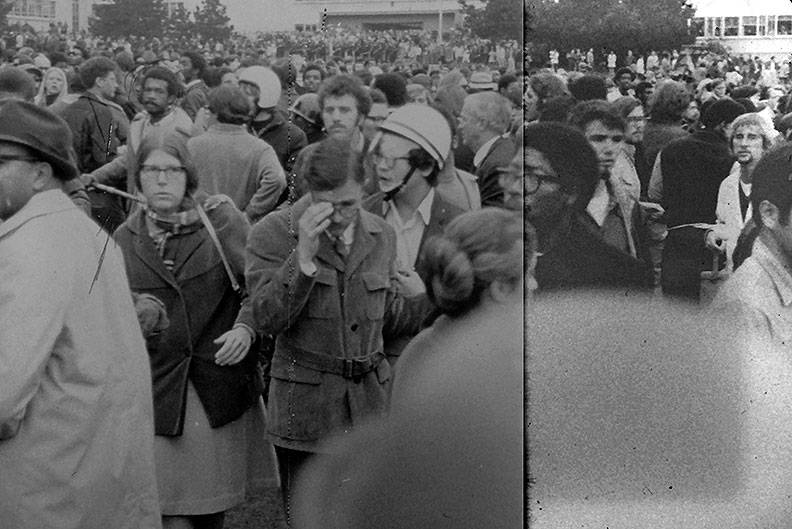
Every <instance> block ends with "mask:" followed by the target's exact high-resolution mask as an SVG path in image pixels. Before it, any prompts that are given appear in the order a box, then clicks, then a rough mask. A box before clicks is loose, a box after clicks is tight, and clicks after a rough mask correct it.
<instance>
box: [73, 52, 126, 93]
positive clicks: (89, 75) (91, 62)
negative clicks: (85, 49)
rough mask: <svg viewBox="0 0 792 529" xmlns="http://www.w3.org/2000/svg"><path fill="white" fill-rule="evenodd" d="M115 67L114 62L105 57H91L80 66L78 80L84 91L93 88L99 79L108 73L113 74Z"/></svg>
mask: <svg viewBox="0 0 792 529" xmlns="http://www.w3.org/2000/svg"><path fill="white" fill-rule="evenodd" d="M116 68H117V65H116V63H115V61H113V60H111V59H108V58H107V57H91V58H90V59H88V60H87V61H85V62H84V63H82V65H81V66H80V70H79V71H80V79H81V80H82V84H83V86H85V87H86V89H90V88H93V86H94V83H95V82H96V80H97V79H98V78H100V77H104V76H106V75H107V74H109V73H110V72H115V70H116Z"/></svg>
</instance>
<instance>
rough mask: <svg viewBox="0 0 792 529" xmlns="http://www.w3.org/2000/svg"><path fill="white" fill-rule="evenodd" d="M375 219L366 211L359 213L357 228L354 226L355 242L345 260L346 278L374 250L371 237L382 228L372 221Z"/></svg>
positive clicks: (373, 241) (373, 239)
mask: <svg viewBox="0 0 792 529" xmlns="http://www.w3.org/2000/svg"><path fill="white" fill-rule="evenodd" d="M374 219H376V217H375V216H374V215H373V214H372V213H369V212H367V211H363V210H361V211H360V216H359V217H358V223H357V226H355V240H354V242H353V243H352V248H351V249H350V251H349V258H348V259H347V266H346V276H347V277H349V276H351V275H352V274H353V273H354V272H355V270H357V268H358V267H359V266H360V264H361V263H362V262H363V260H364V259H365V258H366V256H367V255H368V254H370V253H371V251H372V250H373V249H374V246H376V244H377V241H376V239H375V238H374V236H373V235H372V234H373V233H379V232H381V231H382V228H381V227H380V226H379V225H377V223H376V222H375V221H374Z"/></svg>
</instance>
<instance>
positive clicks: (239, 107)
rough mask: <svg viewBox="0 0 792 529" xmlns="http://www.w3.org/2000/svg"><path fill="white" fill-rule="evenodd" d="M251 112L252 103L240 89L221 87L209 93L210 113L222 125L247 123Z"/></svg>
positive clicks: (227, 86)
mask: <svg viewBox="0 0 792 529" xmlns="http://www.w3.org/2000/svg"><path fill="white" fill-rule="evenodd" d="M250 110H251V108H250V101H249V100H248V98H247V96H246V95H245V93H244V92H243V91H242V89H241V88H239V87H236V86H229V85H221V86H218V87H216V88H213V89H212V91H211V92H209V111H210V112H212V114H214V115H215V116H217V121H219V122H220V123H229V124H232V125H242V124H244V123H247V121H248V118H249V117H250Z"/></svg>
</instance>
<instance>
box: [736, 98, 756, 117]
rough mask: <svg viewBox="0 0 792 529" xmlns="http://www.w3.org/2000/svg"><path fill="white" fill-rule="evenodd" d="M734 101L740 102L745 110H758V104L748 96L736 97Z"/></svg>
mask: <svg viewBox="0 0 792 529" xmlns="http://www.w3.org/2000/svg"><path fill="white" fill-rule="evenodd" d="M734 102H735V103H738V104H739V105H740V106H742V107H743V110H744V111H745V112H746V113H748V112H756V105H754V104H753V101H751V100H750V99H748V98H747V97H736V98H734Z"/></svg>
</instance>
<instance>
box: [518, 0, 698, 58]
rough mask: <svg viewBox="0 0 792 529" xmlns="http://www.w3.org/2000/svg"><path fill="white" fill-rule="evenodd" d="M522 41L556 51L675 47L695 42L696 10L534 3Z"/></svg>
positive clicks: (614, 2) (642, 4) (642, 2)
mask: <svg viewBox="0 0 792 529" xmlns="http://www.w3.org/2000/svg"><path fill="white" fill-rule="evenodd" d="M529 9H530V10H531V13H530V16H529V20H530V22H531V23H530V25H529V26H527V40H529V41H530V42H532V43H533V44H534V45H535V46H538V47H542V48H546V49H552V48H556V49H558V50H569V49H572V48H581V49H583V50H584V51H585V50H587V49H589V48H594V50H595V51H596V52H599V51H600V50H602V49H605V50H608V51H610V50H613V51H615V52H616V54H617V55H620V56H621V55H623V54H625V53H626V52H627V50H633V52H649V51H650V50H653V49H654V50H665V49H669V50H670V49H679V48H680V47H681V46H683V45H685V44H690V43H692V42H693V41H694V40H695V27H694V26H693V25H692V24H691V22H690V19H691V18H692V17H693V15H694V13H695V9H694V8H693V7H692V6H691V5H690V2H689V1H682V0H652V1H651V2H647V1H646V0H533V1H532V2H531V7H530V8H529Z"/></svg>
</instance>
